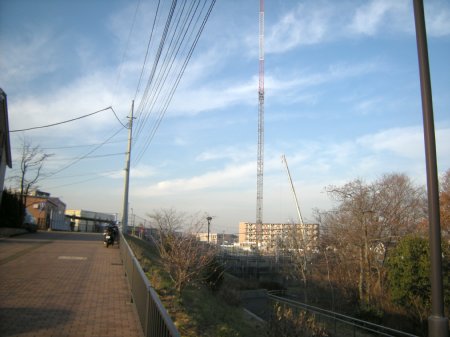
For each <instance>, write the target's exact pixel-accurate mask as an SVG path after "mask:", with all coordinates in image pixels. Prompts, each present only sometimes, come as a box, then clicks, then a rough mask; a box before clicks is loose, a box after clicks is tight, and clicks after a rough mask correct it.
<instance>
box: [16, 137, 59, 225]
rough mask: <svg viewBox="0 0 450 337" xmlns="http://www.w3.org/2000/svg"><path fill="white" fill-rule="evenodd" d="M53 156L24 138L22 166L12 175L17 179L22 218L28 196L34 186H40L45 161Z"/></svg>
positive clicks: (21, 157)
mask: <svg viewBox="0 0 450 337" xmlns="http://www.w3.org/2000/svg"><path fill="white" fill-rule="evenodd" d="M51 156H52V154H48V153H44V152H43V151H42V149H41V148H40V147H39V146H38V145H37V146H33V145H32V144H31V142H30V141H29V140H27V139H25V138H24V139H23V142H22V153H21V156H20V167H19V168H18V169H17V170H16V171H15V175H14V176H13V177H12V178H13V179H14V180H16V181H17V186H18V188H17V190H18V193H19V199H20V202H21V205H22V206H21V207H22V209H21V213H22V214H21V217H22V218H23V216H24V212H25V207H26V205H27V196H28V194H29V192H30V191H31V190H32V189H33V188H36V187H37V186H38V182H39V180H40V179H41V178H42V169H43V166H44V163H45V161H46V160H47V159H48V158H49V157H51ZM22 218H21V219H22Z"/></svg>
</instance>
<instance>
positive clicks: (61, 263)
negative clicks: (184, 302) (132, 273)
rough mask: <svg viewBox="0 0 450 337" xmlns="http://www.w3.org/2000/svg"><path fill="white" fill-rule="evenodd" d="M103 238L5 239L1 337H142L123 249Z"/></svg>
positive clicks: (42, 235) (0, 256) (0, 246)
mask: <svg viewBox="0 0 450 337" xmlns="http://www.w3.org/2000/svg"><path fill="white" fill-rule="evenodd" d="M101 240H102V236H101V234H92V233H63V232H49V233H47V232H38V233H35V234H26V235H22V236H19V237H14V238H8V239H0V336H8V337H11V336H36V337H38V336H39V337H40V336H42V337H44V336H46V337H50V336H55V337H56V336H57V337H81V336H85V337H94V336H108V337H115V336H117V337H119V336H121V337H122V336H123V337H142V336H143V333H142V330H141V327H140V324H139V319H138V316H137V314H136V311H135V308H134V305H133V304H131V303H130V298H131V297H130V296H131V295H130V292H129V288H128V285H127V283H126V282H127V281H126V278H125V274H124V268H123V265H122V262H121V259H120V255H119V249H118V248H117V246H114V247H110V248H105V247H104V246H103V243H102V241H101Z"/></svg>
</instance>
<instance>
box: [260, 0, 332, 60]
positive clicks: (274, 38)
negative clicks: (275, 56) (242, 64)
mask: <svg viewBox="0 0 450 337" xmlns="http://www.w3.org/2000/svg"><path fill="white" fill-rule="evenodd" d="M330 14H331V11H330V6H323V4H322V5H317V4H314V5H313V4H312V3H309V4H308V5H305V4H299V5H298V6H297V8H295V9H293V10H291V11H290V12H288V13H287V14H285V15H284V16H283V17H282V18H281V19H280V20H279V21H278V22H277V23H275V24H274V25H273V26H269V27H268V30H267V31H268V34H267V36H265V49H266V50H265V52H266V53H268V54H270V53H284V52H286V51H289V50H291V49H293V48H296V47H297V46H299V45H308V44H316V43H319V42H322V41H323V40H325V39H327V38H328V33H329V19H330Z"/></svg>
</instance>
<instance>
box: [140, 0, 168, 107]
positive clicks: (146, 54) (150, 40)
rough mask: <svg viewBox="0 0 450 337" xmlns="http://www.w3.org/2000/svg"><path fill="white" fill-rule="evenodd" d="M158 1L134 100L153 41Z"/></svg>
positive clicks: (159, 1)
mask: <svg viewBox="0 0 450 337" xmlns="http://www.w3.org/2000/svg"><path fill="white" fill-rule="evenodd" d="M160 3H161V0H158V5H157V7H156V12H155V18H154V19H153V25H152V30H151V32H150V37H149V39H148V43H147V50H146V52H145V57H144V63H143V64H142V69H141V74H140V76H139V81H138V85H137V87H136V92H135V94H134V100H136V96H137V94H138V92H139V88H140V86H141V80H142V75H143V74H144V69H145V64H146V63H147V57H148V51H149V49H150V45H151V42H152V41H153V39H152V37H153V32H154V30H155V24H156V19H157V17H158V12H159V5H160Z"/></svg>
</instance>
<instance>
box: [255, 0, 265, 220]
mask: <svg viewBox="0 0 450 337" xmlns="http://www.w3.org/2000/svg"><path fill="white" fill-rule="evenodd" d="M258 99H259V107H258V164H257V175H256V223H257V224H262V223H263V178H264V0H259V89H258Z"/></svg>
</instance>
